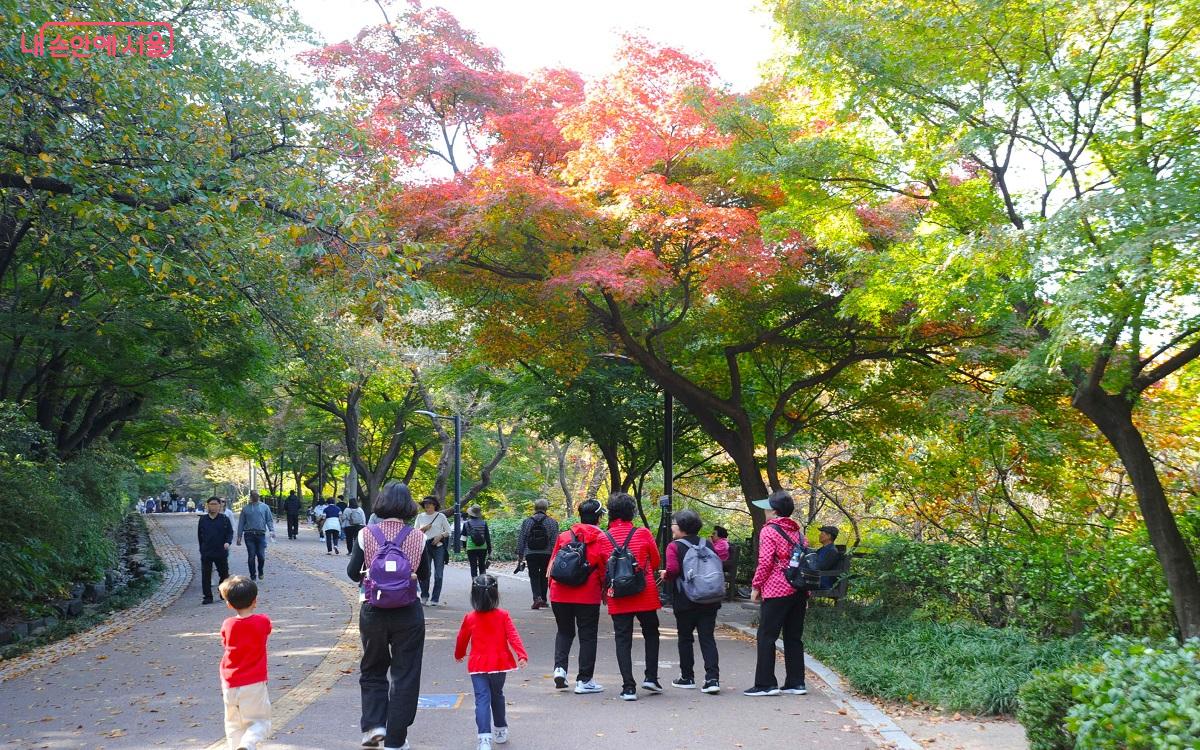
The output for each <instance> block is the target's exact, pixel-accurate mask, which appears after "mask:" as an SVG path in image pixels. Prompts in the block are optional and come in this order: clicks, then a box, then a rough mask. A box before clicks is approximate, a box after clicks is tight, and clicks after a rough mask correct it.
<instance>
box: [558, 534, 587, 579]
mask: <svg viewBox="0 0 1200 750" xmlns="http://www.w3.org/2000/svg"><path fill="white" fill-rule="evenodd" d="M591 575H592V565H591V563H589V562H588V559H587V544H586V543H585V542H584V541H583V540H582V539H580V538H579V537H577V536H575V532H574V531H572V532H571V541H569V542H567V543H566V544H564V545H563V546H561V547H559V548H558V554H557V555H555V556H554V563H553V564H552V565H551V566H550V577H551V578H553V579H554V580H556V581H558V582H559V583H561V584H562V585H564V586H582V585H583V584H585V583H587V580H588V578H589V577H590V576H591Z"/></svg>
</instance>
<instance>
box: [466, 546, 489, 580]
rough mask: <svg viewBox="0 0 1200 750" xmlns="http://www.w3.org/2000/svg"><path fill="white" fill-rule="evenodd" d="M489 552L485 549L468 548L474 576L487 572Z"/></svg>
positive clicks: (468, 560) (468, 559) (468, 556)
mask: <svg viewBox="0 0 1200 750" xmlns="http://www.w3.org/2000/svg"><path fill="white" fill-rule="evenodd" d="M487 554H488V553H487V550H485V549H469V550H467V562H469V563H471V577H472V578H474V577H475V576H479V575H483V574H484V573H486V572H487Z"/></svg>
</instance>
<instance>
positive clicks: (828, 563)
mask: <svg viewBox="0 0 1200 750" xmlns="http://www.w3.org/2000/svg"><path fill="white" fill-rule="evenodd" d="M837 537H838V528H837V527H836V526H822V527H821V528H820V529H819V530H818V537H817V538H818V540H819V541H820V543H821V547H820V549H818V550H817V551H816V552H814V553H813V561H812V562H813V567H815V568H816V569H817V570H833V569H834V568H836V567H837V566H838V563H840V562H841V561H842V553H841V552H840V551H838V548H837V547H836V546H835V545H834V542H835V541H837ZM836 583H837V581H836V580H835V579H834V578H833V577H832V576H821V588H822V589H831V588H833V586H834V584H836Z"/></svg>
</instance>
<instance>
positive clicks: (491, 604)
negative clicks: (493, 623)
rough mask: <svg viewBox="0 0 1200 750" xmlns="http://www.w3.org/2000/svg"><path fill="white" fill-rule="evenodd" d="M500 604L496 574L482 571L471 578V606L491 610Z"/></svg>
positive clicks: (477, 610)
mask: <svg viewBox="0 0 1200 750" xmlns="http://www.w3.org/2000/svg"><path fill="white" fill-rule="evenodd" d="M499 606H500V585H499V584H498V583H497V582H496V576H494V575H489V574H487V573H482V574H480V575H477V576H475V577H474V578H472V579H471V608H472V609H474V610H475V611H476V612H491V611H492V610H493V609H496V608H497V607H499Z"/></svg>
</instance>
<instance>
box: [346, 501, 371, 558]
mask: <svg viewBox="0 0 1200 750" xmlns="http://www.w3.org/2000/svg"><path fill="white" fill-rule="evenodd" d="M339 520H340V521H341V523H342V539H344V540H345V541H346V554H347V555H349V554H350V553H352V552H354V544H355V540H357V539H358V532H360V531H362V527H364V526H366V525H367V514H366V513H363V511H362V508H360V507H358V499H357V498H353V499H351V500H350V502H349V503H347V504H346V509H345V510H344V511H342V515H341V518H340V519H339Z"/></svg>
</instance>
